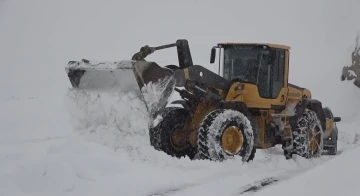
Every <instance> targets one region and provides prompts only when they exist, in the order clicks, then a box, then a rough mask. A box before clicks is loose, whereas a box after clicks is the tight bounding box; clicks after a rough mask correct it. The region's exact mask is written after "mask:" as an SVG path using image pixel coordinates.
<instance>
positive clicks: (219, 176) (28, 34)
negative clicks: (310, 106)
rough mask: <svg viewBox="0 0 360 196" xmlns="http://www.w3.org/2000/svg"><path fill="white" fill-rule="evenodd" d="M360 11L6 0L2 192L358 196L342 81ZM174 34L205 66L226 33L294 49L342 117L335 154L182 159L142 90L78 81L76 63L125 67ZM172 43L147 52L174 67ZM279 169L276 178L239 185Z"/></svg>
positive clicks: (350, 92)
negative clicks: (153, 138)
mask: <svg viewBox="0 0 360 196" xmlns="http://www.w3.org/2000/svg"><path fill="white" fill-rule="evenodd" d="M309 5H311V6H309ZM359 6H360V5H359V2H357V1H355V0H347V1H335V0H326V1H325V0H320V1H311V0H305V1H297V2H294V1H285V0H274V1H271V2H270V1H266V0H261V1H257V2H232V3H229V2H228V3H224V2H223V1H197V2H191V3H190V2H185V1H178V2H154V1H127V2H125V1H115V0H114V1H113V0H107V1H106V3H105V2H104V1H91V0H87V1H85V0H78V1H71V0H63V1H56V0H33V1H26V0H0V29H1V34H0V43H1V44H0V59H1V60H0V65H1V70H2V71H1V72H0V89H1V91H0V92H1V93H0V101H1V102H0V119H1V120H0V124H1V125H2V126H1V127H2V129H1V137H0V195H11V196H13V195H16V196H22V195H24V196H25V195H26V196H27V195H36V196H41V195H44V196H45V195H46V196H49V195H131V196H137V195H139V196H143V195H149V196H150V195H153V196H155V195H156V196H160V195H162V196H164V195H207V196H209V195H247V194H248V195H289V194H290V195H305V194H309V192H308V191H311V193H313V194H317V195H328V196H333V195H336V196H338V195H340V194H341V195H357V194H358V192H359V188H358V186H357V184H356V180H357V179H358V176H359V175H358V173H359V169H358V162H359V160H360V158H359V157H358V156H357V155H358V154H359V148H358V146H359V139H360V135H359V134H360V131H359V129H358V127H359V125H360V123H359V121H358V119H359V117H360V113H359V112H358V108H359V106H360V104H359V101H358V100H359V97H360V91H358V89H357V88H356V87H354V86H353V85H349V84H347V83H342V82H340V79H339V78H340V73H341V69H342V67H343V65H347V64H349V61H350V54H351V51H352V50H353V45H352V44H353V42H354V39H353V38H354V37H355V35H356V31H358V30H359V29H358V27H356V26H354V25H353V24H357V21H356V19H357V18H358V17H355V13H356V9H357V8H358V7H359ZM174 10H179V11H184V10H185V12H186V13H185V14H178V13H177V14H174ZM180 13H181V12H180ZM304 13H306V14H304ZM164 16H165V17H164ZM284 16H287V17H284ZM144 20H146V21H144ZM309 29H311V30H309ZM178 38H187V39H188V40H189V44H190V47H191V52H192V54H193V59H194V62H196V64H200V65H201V64H202V65H204V66H205V67H208V68H209V69H211V70H214V71H216V70H217V65H216V64H213V65H209V64H208V59H209V56H210V55H209V54H210V48H211V47H212V46H213V45H215V44H216V43H217V42H221V41H229V42H230V41H237V42H275V43H284V44H288V45H290V46H292V48H293V49H292V54H291V59H290V63H291V68H290V82H292V83H294V84H297V85H299V86H303V87H307V88H309V89H310V90H311V92H312V93H313V96H314V97H316V98H318V99H320V100H322V102H323V104H324V105H326V106H329V107H330V108H331V109H332V110H333V112H334V114H335V115H336V116H341V117H342V122H341V123H338V127H339V130H340V133H339V147H338V148H339V155H337V156H323V157H321V158H316V159H312V160H306V159H303V158H301V157H299V156H295V157H294V158H293V159H291V160H285V158H284V156H283V154H282V149H281V148H280V147H279V146H276V147H274V148H271V149H268V150H258V151H257V153H256V156H255V159H254V161H252V162H250V163H243V162H242V161H241V159H240V158H236V159H232V160H228V161H225V162H222V163H217V162H209V161H200V160H196V161H190V160H189V159H187V158H182V159H176V158H172V157H170V156H168V155H166V154H164V153H162V152H159V151H156V150H154V149H153V148H152V147H151V146H150V144H149V143H150V142H149V136H148V132H147V123H148V119H147V115H146V114H145V113H144V112H145V110H146V109H145V105H143V103H142V101H141V100H140V99H139V98H138V96H137V92H136V91H131V90H130V88H129V89H128V90H127V91H124V92H123V91H116V92H113V93H109V92H106V91H104V92H101V93H96V92H93V91H91V89H90V90H89V91H79V92H75V91H72V90H69V87H70V82H69V80H68V78H67V75H66V71H65V69H64V68H65V66H66V64H67V63H68V61H70V60H77V59H82V58H85V59H97V60H99V61H103V60H104V61H114V62H117V61H119V60H122V59H130V58H131V56H132V55H133V54H134V53H135V52H137V51H138V50H139V49H140V47H141V46H143V45H146V44H149V45H161V44H167V43H172V42H174V41H175V40H176V39H178ZM309 46H310V47H309ZM175 52H176V51H175V50H169V51H161V52H158V53H156V54H153V55H151V56H150V57H149V58H148V59H149V60H154V61H155V62H157V63H159V64H163V65H166V64H168V63H176V60H177V57H176V54H175ZM329 56H330V57H331V58H328V57H329ZM319 57H321V58H319ZM176 98H177V95H176V94H174V96H173V99H176ZM339 100H340V101H339ZM269 177H273V178H275V179H277V180H279V181H278V182H276V183H273V184H270V185H269V186H267V187H265V188H263V189H260V190H258V191H257V192H255V193H251V192H245V193H243V192H244V191H246V190H247V189H248V188H249V187H251V186H252V185H254V184H257V183H258V181H261V180H263V179H265V178H269ZM241 193H243V194H241Z"/></svg>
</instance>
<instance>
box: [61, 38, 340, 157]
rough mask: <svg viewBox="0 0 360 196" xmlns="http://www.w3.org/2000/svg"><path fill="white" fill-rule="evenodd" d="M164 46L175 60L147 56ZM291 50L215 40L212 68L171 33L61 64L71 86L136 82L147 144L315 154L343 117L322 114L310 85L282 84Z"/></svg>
mask: <svg viewBox="0 0 360 196" xmlns="http://www.w3.org/2000/svg"><path fill="white" fill-rule="evenodd" d="M170 47H176V48H177V53H178V63H179V65H166V66H159V65H158V64H157V63H155V62H149V61H146V60H145V58H146V56H148V55H149V54H151V53H153V52H154V51H156V50H160V49H165V48H170ZM289 51H290V47H288V46H283V45H276V44H259V43H219V44H217V45H216V46H214V47H213V48H212V49H211V55H210V63H214V62H215V59H216V54H217V53H218V57H219V58H218V63H219V70H218V71H219V73H217V74H216V73H214V72H212V71H210V70H208V69H206V68H205V67H203V66H200V65H195V64H193V61H192V57H191V53H190V49H189V45H188V42H187V40H177V41H176V43H173V44H168V45H164V46H159V47H149V46H144V47H142V48H141V50H140V51H139V52H138V53H136V54H135V55H134V56H133V57H132V60H130V61H119V62H109V61H102V62H101V61H100V62H95V61H89V60H82V61H70V62H69V64H68V66H67V67H66V71H67V74H68V77H69V79H70V81H71V84H72V86H73V89H78V90H95V91H101V90H110V91H124V90H125V91H126V90H131V89H134V88H138V90H139V95H141V96H142V97H143V100H144V103H145V105H146V106H147V109H148V112H149V117H150V118H151V122H150V124H149V135H150V143H151V145H152V146H153V147H154V148H155V149H157V150H159V151H164V152H165V153H167V154H169V155H171V156H174V157H183V156H188V157H190V158H191V159H207V160H213V161H223V160H226V159H229V158H233V157H234V156H239V157H241V159H242V160H243V161H244V162H247V161H250V160H252V159H253V158H254V156H255V152H256V149H266V148H271V147H273V146H275V145H282V148H283V150H284V155H285V157H286V158H287V159H289V158H291V157H292V155H293V154H297V155H300V156H302V157H305V158H312V157H318V156H321V155H322V152H323V150H324V140H325V139H326V138H328V137H330V136H331V135H334V134H333V131H334V125H335V123H336V122H339V121H340V120H341V119H340V117H333V116H329V115H325V114H324V111H325V110H324V108H323V106H322V103H321V102H320V101H319V100H316V99H313V98H312V96H311V93H310V91H309V90H308V89H306V88H302V87H298V86H296V85H293V84H290V83H288V73H289ZM129 71H130V72H132V73H133V74H134V75H135V77H132V76H133V75H132V73H130V74H129ZM136 85H137V86H136ZM174 91H176V92H177V93H179V95H180V97H181V99H180V100H176V101H174V102H172V104H175V105H176V104H178V105H179V107H170V106H168V101H169V99H170V97H171V95H172V93H173V92H174ZM328 110H330V109H329V108H327V107H326V111H328ZM325 136H326V138H325ZM328 143H329V142H327V144H328ZM331 144H332V143H331Z"/></svg>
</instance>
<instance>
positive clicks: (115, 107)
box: [65, 89, 189, 165]
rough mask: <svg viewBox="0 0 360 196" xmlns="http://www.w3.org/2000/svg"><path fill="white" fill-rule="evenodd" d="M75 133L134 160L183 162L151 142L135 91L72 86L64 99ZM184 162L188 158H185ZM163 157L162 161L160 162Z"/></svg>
mask: <svg viewBox="0 0 360 196" xmlns="http://www.w3.org/2000/svg"><path fill="white" fill-rule="evenodd" d="M65 104H66V107H67V110H68V111H69V113H70V120H71V125H72V126H73V127H74V130H75V133H76V134H77V135H80V136H81V137H83V138H84V139H85V140H87V141H90V142H95V143H98V144H101V145H104V146H106V147H108V148H110V149H111V150H114V151H116V152H117V153H118V156H126V157H127V158H129V159H130V160H133V161H144V160H146V161H148V162H149V163H150V162H155V163H157V162H161V163H163V164H164V165H166V164H170V163H171V164H175V165H181V164H183V163H184V161H180V162H177V161H179V160H177V159H174V158H172V157H170V156H168V155H166V154H165V153H163V152H159V151H156V150H155V149H154V148H153V147H152V146H151V145H150V138H149V132H148V125H149V121H150V119H149V117H148V112H147V109H146V107H145V104H144V102H143V100H142V99H141V97H139V96H138V95H137V94H136V93H135V92H128V93H122V92H94V91H85V90H72V89H70V90H69V91H68V93H67V96H66V98H65ZM183 159H184V160H185V162H188V161H189V160H188V159H187V158H183ZM159 160H161V161H159Z"/></svg>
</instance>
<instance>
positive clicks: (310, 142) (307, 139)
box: [284, 108, 324, 159]
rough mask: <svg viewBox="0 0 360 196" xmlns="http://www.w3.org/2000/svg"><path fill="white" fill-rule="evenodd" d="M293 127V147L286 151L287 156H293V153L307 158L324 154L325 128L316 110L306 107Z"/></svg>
mask: <svg viewBox="0 0 360 196" xmlns="http://www.w3.org/2000/svg"><path fill="white" fill-rule="evenodd" d="M292 129H293V131H292V134H293V149H292V150H290V151H286V150H285V151H284V155H285V156H286V158H288V159H289V158H291V157H292V155H293V154H297V155H300V156H302V157H304V158H307V159H309V158H314V157H320V156H321V155H322V151H323V148H324V147H323V129H322V126H321V122H320V120H319V118H318V116H317V115H316V113H315V112H314V111H312V110H310V109H307V108H306V109H305V110H304V113H303V115H302V116H300V118H299V119H298V121H297V124H296V127H294V128H292Z"/></svg>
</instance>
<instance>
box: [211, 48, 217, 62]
mask: <svg viewBox="0 0 360 196" xmlns="http://www.w3.org/2000/svg"><path fill="white" fill-rule="evenodd" d="M215 56H216V49H215V48H211V54H210V63H211V64H213V63H214V62H215Z"/></svg>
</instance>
